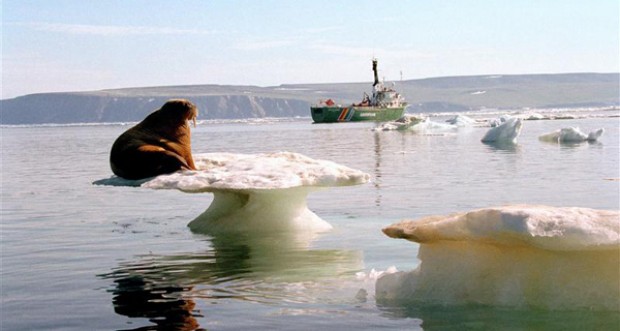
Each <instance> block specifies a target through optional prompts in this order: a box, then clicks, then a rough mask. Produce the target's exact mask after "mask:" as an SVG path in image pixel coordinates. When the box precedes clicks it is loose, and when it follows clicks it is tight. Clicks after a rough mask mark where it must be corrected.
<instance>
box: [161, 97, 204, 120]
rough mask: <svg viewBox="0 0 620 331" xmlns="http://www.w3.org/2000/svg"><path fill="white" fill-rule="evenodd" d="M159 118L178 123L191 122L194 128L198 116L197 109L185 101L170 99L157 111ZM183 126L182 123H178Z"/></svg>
mask: <svg viewBox="0 0 620 331" xmlns="http://www.w3.org/2000/svg"><path fill="white" fill-rule="evenodd" d="M159 112H160V113H161V116H162V117H164V118H168V119H176V120H179V121H180V122H186V121H191V122H192V123H194V127H196V117H197V116H198V108H196V106H195V105H194V104H193V103H191V102H190V101H189V100H185V99H171V100H168V101H167V102H166V103H165V104H164V105H163V106H162V107H161V109H159ZM178 124H184V123H178Z"/></svg>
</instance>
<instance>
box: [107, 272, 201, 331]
mask: <svg viewBox="0 0 620 331" xmlns="http://www.w3.org/2000/svg"><path fill="white" fill-rule="evenodd" d="M109 276H110V277H116V276H118V277H119V278H117V279H115V280H114V283H115V288H114V289H113V290H112V291H111V292H112V294H113V295H114V298H113V300H112V302H113V303H114V311H115V312H116V313H117V314H119V315H123V316H127V317H130V318H148V319H149V321H150V322H152V323H155V325H154V326H145V327H139V328H136V329H133V330H201V329H199V328H198V327H199V325H198V322H197V321H196V317H197V316H198V314H199V312H197V311H195V310H194V307H195V305H196V304H195V303H194V301H193V300H191V299H188V298H185V297H184V293H185V292H187V291H188V290H191V287H182V286H178V285H168V284H166V283H165V282H163V280H162V279H150V278H148V277H143V276H141V275H125V276H120V275H109Z"/></svg>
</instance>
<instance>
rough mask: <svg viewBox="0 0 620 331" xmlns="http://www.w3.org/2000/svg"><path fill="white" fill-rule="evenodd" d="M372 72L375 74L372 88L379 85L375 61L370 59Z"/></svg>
mask: <svg viewBox="0 0 620 331" xmlns="http://www.w3.org/2000/svg"><path fill="white" fill-rule="evenodd" d="M372 71H373V72H374V73H375V82H374V83H373V84H372V86H376V85H377V84H379V72H378V71H377V59H372Z"/></svg>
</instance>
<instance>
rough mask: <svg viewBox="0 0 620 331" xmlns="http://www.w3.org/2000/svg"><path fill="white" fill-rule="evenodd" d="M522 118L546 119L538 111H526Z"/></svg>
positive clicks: (532, 119)
mask: <svg viewBox="0 0 620 331" xmlns="http://www.w3.org/2000/svg"><path fill="white" fill-rule="evenodd" d="M523 119H525V120H528V121H536V120H545V119H548V117H546V116H545V115H542V114H539V113H528V114H525V115H524V116H523Z"/></svg>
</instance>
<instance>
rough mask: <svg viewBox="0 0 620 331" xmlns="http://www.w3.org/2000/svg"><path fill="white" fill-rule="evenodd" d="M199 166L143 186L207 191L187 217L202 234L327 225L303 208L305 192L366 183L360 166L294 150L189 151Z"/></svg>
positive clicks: (310, 229) (309, 229) (311, 228)
mask: <svg viewBox="0 0 620 331" xmlns="http://www.w3.org/2000/svg"><path fill="white" fill-rule="evenodd" d="M194 163H195V164H196V167H197V169H198V170H196V171H180V172H176V173H173V174H170V175H162V176H158V177H156V178H154V179H152V180H150V181H148V182H146V183H144V184H142V187H146V188H152V189H177V190H180V191H183V192H188V193H200V192H211V193H213V194H214V198H213V202H212V203H211V205H210V206H209V208H208V209H207V210H206V211H205V212H204V213H203V214H202V215H200V216H199V217H198V218H196V219H195V220H193V221H192V222H190V224H189V227H190V228H191V229H192V231H195V232H201V233H210V234H214V233H227V232H239V231H240V232H243V231H250V232H273V231H305V232H321V231H326V230H329V229H331V225H330V224H329V223H327V222H325V221H324V220H322V219H321V218H319V217H318V216H317V215H316V214H314V213H313V212H312V211H310V210H309V209H308V207H307V203H306V198H307V195H308V194H309V193H310V192H312V191H316V190H318V189H321V188H325V187H331V186H346V185H357V184H363V183H366V182H367V181H368V180H369V178H370V176H369V175H368V174H366V173H364V172H362V171H359V170H355V169H351V168H349V167H346V166H343V165H340V164H337V163H334V162H331V161H326V160H315V159H312V158H309V157H306V156H304V155H301V154H297V153H289V152H278V153H267V154H233V153H210V154H197V155H194Z"/></svg>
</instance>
